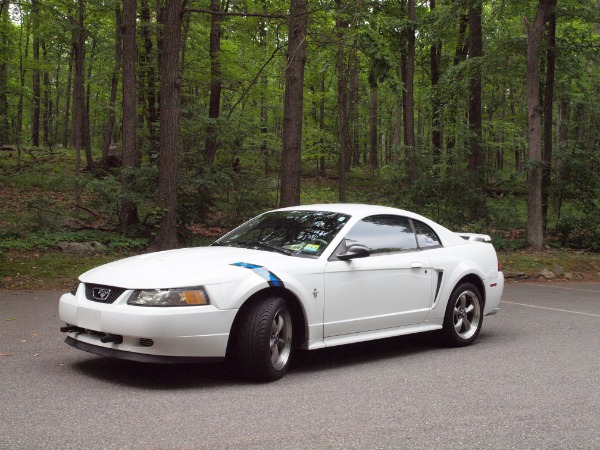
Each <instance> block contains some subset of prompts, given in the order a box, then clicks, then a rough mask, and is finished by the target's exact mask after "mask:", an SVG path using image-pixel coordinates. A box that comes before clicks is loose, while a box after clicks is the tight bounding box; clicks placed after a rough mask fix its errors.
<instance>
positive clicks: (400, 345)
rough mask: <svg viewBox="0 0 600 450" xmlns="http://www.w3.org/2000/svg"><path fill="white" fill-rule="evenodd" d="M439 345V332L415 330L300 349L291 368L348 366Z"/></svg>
mask: <svg viewBox="0 0 600 450" xmlns="http://www.w3.org/2000/svg"><path fill="white" fill-rule="evenodd" d="M439 349H440V345H439V343H438V341H437V339H436V336H435V333H420V334H412V335H407V336H398V337H392V338H386V339H377V340H373V341H367V342H359V343H356V344H349V345H341V346H337V347H330V348H325V349H322V350H314V351H300V352H296V355H295V359H294V363H293V366H292V369H291V370H292V371H293V372H296V373H298V372H315V371H325V370H331V369H336V368H347V367H349V366H358V365H362V364H365V363H370V362H375V361H384V360H390V359H394V358H402V357H405V356H409V355H412V354H416V353H424V352H429V351H435V350H439Z"/></svg>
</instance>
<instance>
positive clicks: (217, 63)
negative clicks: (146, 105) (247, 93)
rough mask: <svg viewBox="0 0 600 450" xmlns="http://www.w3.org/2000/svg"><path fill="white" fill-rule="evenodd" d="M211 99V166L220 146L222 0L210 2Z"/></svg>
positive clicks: (208, 150)
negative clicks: (218, 130)
mask: <svg viewBox="0 0 600 450" xmlns="http://www.w3.org/2000/svg"><path fill="white" fill-rule="evenodd" d="M210 10H211V12H212V14H211V21H210V48H209V54H210V98H209V102H208V121H209V122H208V125H207V127H206V142H205V144H204V156H205V158H206V161H207V162H208V163H210V164H212V163H213V162H214V159H215V154H216V153H217V148H218V145H219V141H218V136H217V128H216V126H215V122H216V121H217V119H218V118H219V115H220V111H221V90H222V88H223V82H222V81H221V18H222V16H221V12H222V10H221V0H210Z"/></svg>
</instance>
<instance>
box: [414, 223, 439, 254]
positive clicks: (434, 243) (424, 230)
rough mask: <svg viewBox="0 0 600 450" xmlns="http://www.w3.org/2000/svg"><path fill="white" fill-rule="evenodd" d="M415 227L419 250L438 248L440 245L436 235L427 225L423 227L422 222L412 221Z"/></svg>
mask: <svg viewBox="0 0 600 450" xmlns="http://www.w3.org/2000/svg"><path fill="white" fill-rule="evenodd" d="M413 225H414V227H415V233H417V241H418V242H419V247H420V248H429V247H438V246H440V245H442V243H441V242H440V238H438V235H437V234H436V233H435V231H433V230H432V229H431V227H430V226H429V225H425V224H424V223H423V222H419V221H418V220H413Z"/></svg>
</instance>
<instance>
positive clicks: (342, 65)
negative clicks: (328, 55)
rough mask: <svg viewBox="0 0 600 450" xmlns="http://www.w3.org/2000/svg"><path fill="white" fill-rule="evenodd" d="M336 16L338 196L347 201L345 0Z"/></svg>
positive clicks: (348, 146) (340, 2)
mask: <svg viewBox="0 0 600 450" xmlns="http://www.w3.org/2000/svg"><path fill="white" fill-rule="evenodd" d="M335 4H336V16H335V28H336V38H337V40H338V49H337V57H336V69H337V90H338V92H337V112H338V125H337V126H338V133H337V134H338V146H339V160H338V173H339V186H338V198H339V200H340V201H341V202H345V201H346V168H347V166H348V156H349V152H350V138H349V133H350V132H349V126H348V125H349V117H348V116H349V114H348V75H347V64H346V59H347V57H346V53H347V52H346V42H345V39H346V36H345V33H346V28H347V27H348V25H349V22H348V20H347V19H346V18H345V12H344V8H345V4H344V2H343V0H335Z"/></svg>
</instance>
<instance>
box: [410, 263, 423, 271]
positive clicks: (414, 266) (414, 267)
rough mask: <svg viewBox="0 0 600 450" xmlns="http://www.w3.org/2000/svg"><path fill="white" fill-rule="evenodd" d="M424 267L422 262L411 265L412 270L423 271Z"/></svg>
mask: <svg viewBox="0 0 600 450" xmlns="http://www.w3.org/2000/svg"><path fill="white" fill-rule="evenodd" d="M422 267H423V263H421V262H414V263H411V264H410V268H411V269H421V268H422Z"/></svg>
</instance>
